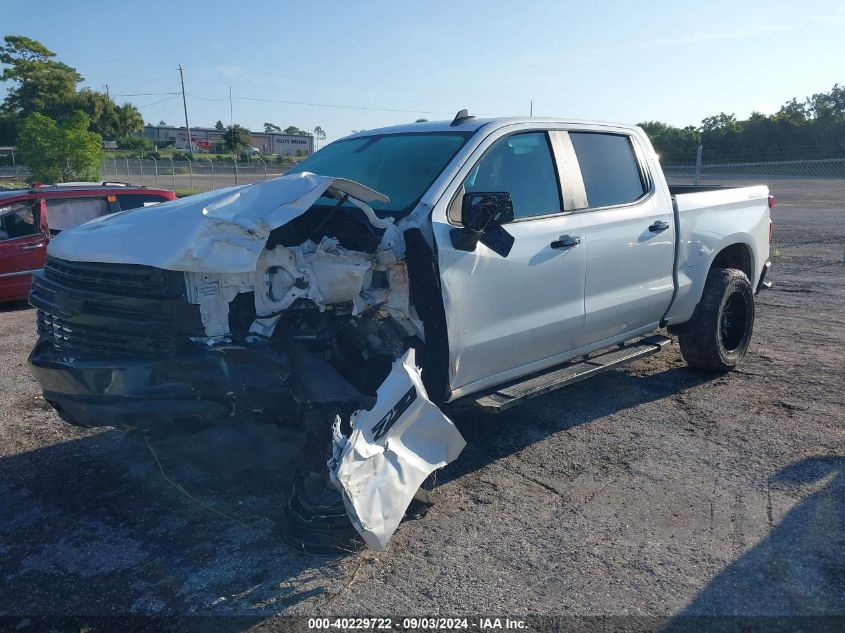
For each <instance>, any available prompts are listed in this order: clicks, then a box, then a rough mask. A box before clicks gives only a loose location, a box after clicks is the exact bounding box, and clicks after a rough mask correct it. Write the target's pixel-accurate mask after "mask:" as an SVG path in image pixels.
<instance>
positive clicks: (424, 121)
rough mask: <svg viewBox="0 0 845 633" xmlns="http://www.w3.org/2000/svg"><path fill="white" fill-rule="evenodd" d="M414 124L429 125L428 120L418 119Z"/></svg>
mask: <svg viewBox="0 0 845 633" xmlns="http://www.w3.org/2000/svg"><path fill="white" fill-rule="evenodd" d="M414 123H428V119H417V120H416V121H414Z"/></svg>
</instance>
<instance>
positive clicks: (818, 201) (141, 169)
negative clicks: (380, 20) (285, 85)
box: [0, 155, 845, 209]
mask: <svg viewBox="0 0 845 633" xmlns="http://www.w3.org/2000/svg"><path fill="white" fill-rule="evenodd" d="M288 169H290V166H288V165H281V164H279V163H265V162H263V161H262V160H260V159H256V160H253V161H250V162H239V163H236V162H233V161H215V162H211V161H209V160H203V159H200V158H197V159H196V160H193V161H189V160H170V159H159V160H153V159H140V158H106V159H105V160H104V161H103V164H102V174H101V175H102V179H103V180H104V181H115V182H128V183H131V184H133V185H144V186H147V187H160V188H162V189H171V190H173V191H176V192H178V193H179V194H180V195H187V194H190V193H196V192H200V191H210V190H211V189H220V188H222V187H231V186H233V185H243V184H248V183H253V182H258V181H261V180H267V179H269V178H275V177H277V176H281V175H283V174H284V173H285V172H286V171H287V170H288ZM663 171H664V173H665V174H666V178H667V180H668V181H669V183H670V184H713V185H724V186H733V187H741V186H745V185H752V184H765V185H768V187H769V189H770V190H771V192H772V193H773V194H774V195H775V197H776V199H777V203H778V205H779V206H784V205H785V206H796V207H808V208H829V209H845V158H820V159H812V160H771V161H757V162H748V161H737V160H719V157H718V156H713V155H708V156H707V158H706V160H703V161H696V160H691V161H690V162H689V163H672V164H667V165H663ZM29 175H30V174H29V169H28V168H27V167H26V166H25V165H17V166H15V167H0V186H4V185H5V186H20V185H21V183H24V182H26V181H27V180H28V179H29Z"/></svg>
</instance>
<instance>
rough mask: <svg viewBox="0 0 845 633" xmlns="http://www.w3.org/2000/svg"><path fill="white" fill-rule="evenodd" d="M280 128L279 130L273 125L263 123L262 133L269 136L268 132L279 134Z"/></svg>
mask: <svg viewBox="0 0 845 633" xmlns="http://www.w3.org/2000/svg"><path fill="white" fill-rule="evenodd" d="M281 131H282V128H280V127H279V126H278V125H276V124H275V123H265V124H264V132H265V133H267V134H269V133H270V132H281Z"/></svg>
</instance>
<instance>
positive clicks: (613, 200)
mask: <svg viewBox="0 0 845 633" xmlns="http://www.w3.org/2000/svg"><path fill="white" fill-rule="evenodd" d="M569 138H570V139H572V146H573V147H574V148H575V155H576V156H577V157H578V163H579V164H580V166H581V175H582V177H583V178H584V188H585V189H586V191H587V204H588V206H589V207H590V208H595V207H610V206H614V205H617V204H627V203H629V202H634V201H635V200H638V199H639V198H642V197H643V195H644V194H645V193H646V187H645V184H644V183H643V178H642V175H641V173H640V167H639V164H638V163H637V158H636V156H635V154H634V148H633V147H632V146H631V139H630V138H629V137H627V136H625V135H622V134H597V133H595V132H570V133H569Z"/></svg>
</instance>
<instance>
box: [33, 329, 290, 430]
mask: <svg viewBox="0 0 845 633" xmlns="http://www.w3.org/2000/svg"><path fill="white" fill-rule="evenodd" d="M29 367H30V370H31V371H32V374H33V376H34V377H35V379H36V380H37V381H38V383H39V384H40V385H41V388H42V390H43V391H44V398H45V399H46V400H47V401H48V402H49V403H50V404H51V405H53V407H55V409H56V410H57V411H58V412H59V414H60V415H61V416H62V418H63V419H65V420H66V421H68V422H70V423H72V424H76V425H77V426H86V427H93V426H117V427H124V428H140V429H144V430H147V431H152V430H157V429H162V428H167V427H174V428H180V429H184V430H189V429H193V428H201V427H202V426H205V425H208V424H211V423H214V422H217V421H220V420H223V419H225V418H227V417H229V416H232V415H236V414H253V415H259V416H262V417H263V416H272V417H273V418H274V419H276V420H281V419H284V418H293V417H294V416H295V415H296V412H297V407H298V405H297V399H296V397H295V396H294V393H293V390H292V388H291V387H290V386H289V383H290V382H291V381H290V380H289V378H290V374H291V372H290V361H289V359H288V357H287V356H285V355H283V354H281V353H279V352H278V351H277V350H275V349H273V348H270V347H254V348H253V347H250V348H246V347H241V346H224V347H214V348H203V347H200V346H199V345H198V346H197V349H195V350H193V351H192V353H190V354H185V355H180V356H179V357H177V358H170V359H164V360H160V359H126V360H115V359H102V360H100V359H97V360H85V359H76V358H70V357H66V356H63V355H62V354H61V352H58V351H57V350H55V348H54V347H53V346H52V345H51V344H50V341H48V340H46V339H41V340H39V342H38V344H37V345H36V346H35V349H33V351H32V353H31V354H30V356H29Z"/></svg>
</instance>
